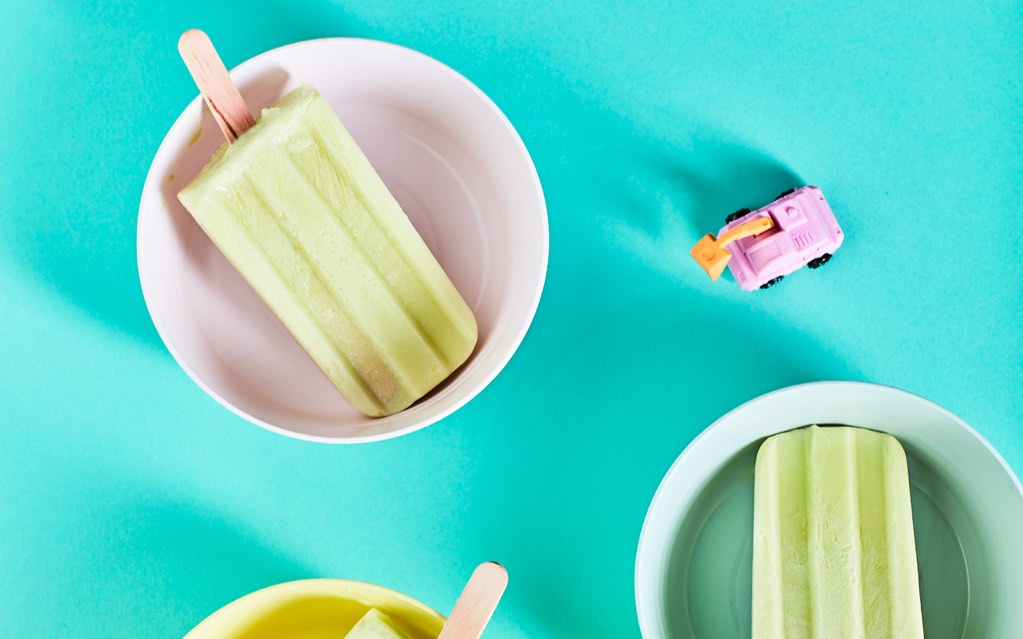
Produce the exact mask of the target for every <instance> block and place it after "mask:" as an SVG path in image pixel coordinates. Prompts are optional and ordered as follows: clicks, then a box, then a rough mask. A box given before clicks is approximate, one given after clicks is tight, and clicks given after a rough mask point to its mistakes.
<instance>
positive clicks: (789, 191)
mask: <svg viewBox="0 0 1023 639" xmlns="http://www.w3.org/2000/svg"><path fill="white" fill-rule="evenodd" d="M795 192H796V190H795V189H789V190H788V191H782V192H781V193H779V194H778V197H776V198H774V199H776V200H780V199H782V198H783V197H785V196H786V195H788V194H790V193H795Z"/></svg>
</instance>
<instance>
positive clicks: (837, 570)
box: [753, 426, 924, 639]
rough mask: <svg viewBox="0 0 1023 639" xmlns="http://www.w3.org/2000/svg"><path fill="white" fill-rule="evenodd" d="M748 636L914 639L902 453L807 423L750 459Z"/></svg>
mask: <svg viewBox="0 0 1023 639" xmlns="http://www.w3.org/2000/svg"><path fill="white" fill-rule="evenodd" d="M753 519H754V522H753V638H754V639H775V638H777V639H782V638H784V639H803V638H813V639H875V638H876V639H890V638H892V637H898V638H899V639H922V638H923V636H924V633H923V621H922V618H921V611H920V587H919V579H918V576H917V566H916V544H915V542H914V540H913V512H912V509H911V507H910V499H909V473H908V472H907V469H906V453H905V451H903V450H902V446H901V445H900V444H899V442H898V441H897V440H896V439H895V438H894V437H892V436H890V435H885V434H882V433H877V432H874V431H871V430H866V429H862V428H850V427H826V428H818V427H817V426H811V427H809V428H802V429H799V430H794V431H790V432H787V433H782V434H780V435H775V436H773V437H770V438H768V439H767V441H765V442H764V444H763V445H762V446H761V447H760V451H759V452H758V453H757V464H756V477H755V488H754V514H753Z"/></svg>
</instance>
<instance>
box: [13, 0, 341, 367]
mask: <svg viewBox="0 0 1023 639" xmlns="http://www.w3.org/2000/svg"><path fill="white" fill-rule="evenodd" d="M132 4H133V3H131V2H127V3H122V4H120V5H111V6H106V5H102V6H100V5H92V4H76V3H62V4H60V5H59V6H50V7H49V8H48V9H47V10H46V11H39V13H38V15H39V17H42V16H43V15H46V16H47V20H46V21H45V22H44V21H42V20H37V19H35V16H32V14H31V13H30V12H28V13H26V14H25V15H24V16H22V17H23V18H25V19H26V20H25V21H23V22H24V23H23V24H21V28H22V30H21V31H19V33H18V35H19V36H20V34H21V33H32V34H33V36H32V37H33V38H34V39H35V40H37V41H40V42H46V43H47V45H46V47H47V56H50V57H52V60H62V61H66V62H67V63H68V64H63V65H53V64H52V63H51V62H50V61H49V59H48V60H47V65H49V66H48V67H47V68H45V69H42V70H33V69H32V67H30V66H27V67H26V69H27V70H26V71H24V72H22V73H21V74H19V73H15V74H14V79H15V80H16V81H20V80H24V81H25V82H26V85H25V86H23V87H19V86H18V85H15V90H12V91H11V92H10V94H9V97H10V98H11V100H10V101H9V102H8V106H9V107H10V108H8V109H6V110H5V111H4V122H2V123H0V140H2V139H3V138H4V137H5V136H7V135H9V136H10V138H9V139H11V140H14V139H17V141H18V142H17V145H18V146H17V147H16V148H15V147H14V146H13V145H11V147H10V151H12V152H13V151H15V150H17V153H18V156H19V160H20V161H21V163H22V164H23V165H24V167H25V169H26V171H25V177H26V178H31V179H30V180H29V181H28V182H27V183H15V182H14V181H13V180H12V183H11V188H10V192H9V193H7V194H6V195H7V196H8V200H7V201H6V206H7V207H8V211H9V212H10V214H9V215H6V216H0V231H2V232H0V251H2V252H6V253H8V254H9V255H10V256H11V257H12V258H13V259H14V261H15V262H17V263H19V264H20V265H23V266H24V267H25V268H26V269H27V271H28V272H29V273H31V274H32V275H33V276H34V278H35V283H37V284H38V285H39V286H40V287H41V288H42V289H43V290H44V291H52V292H55V293H56V294H57V295H58V296H59V297H61V298H63V299H64V300H65V301H67V302H69V303H70V304H71V305H73V306H74V307H77V308H78V309H80V310H81V311H82V312H83V313H85V314H86V315H87V316H88V317H90V318H92V319H93V320H95V321H97V322H99V323H101V324H104V325H106V326H108V327H110V328H111V329H113V330H115V331H117V332H119V333H122V334H125V335H127V336H129V337H131V338H133V339H135V340H137V341H139V342H141V343H144V344H146V345H147V346H151V347H154V348H160V349H162V344H161V342H160V338H159V336H158V335H157V333H156V330H155V328H154V327H153V325H152V322H151V321H150V319H149V315H148V313H147V311H146V307H145V303H144V301H143V298H142V293H141V289H140V285H139V280H138V271H137V265H136V253H135V234H136V221H137V211H138V203H139V195H140V193H141V191H142V185H143V182H144V179H145V176H146V172H147V170H148V167H149V164H150V162H151V160H152V157H153V155H154V154H155V153H156V149H157V148H158V146H159V144H160V141H161V140H162V138H163V136H164V134H165V133H166V131H167V130H168V129H169V128H170V125H171V123H172V122H173V121H174V119H175V118H176V117H177V115H178V114H179V113H180V110H181V109H182V108H184V106H185V105H186V104H187V103H188V101H189V100H191V99H192V97H193V96H194V95H195V94H196V93H197V90H196V89H195V87H194V84H193V83H192V80H191V78H190V77H189V76H188V72H187V71H186V69H185V67H184V65H183V64H181V63H180V60H179V59H178V52H177V44H176V43H177V39H178V36H179V35H180V34H181V33H182V32H183V31H184V30H185V29H187V28H191V27H196V26H199V27H206V28H208V29H209V30H210V32H211V35H212V36H213V39H214V41H215V42H216V43H217V46H218V48H219V49H220V51H221V54H222V55H223V57H224V59H225V61H226V62H227V64H228V66H229V67H230V66H234V65H236V64H238V63H240V62H242V61H243V60H244V59H246V58H248V57H251V56H254V55H256V54H258V53H262V52H263V51H264V50H266V49H268V48H273V47H276V46H280V45H283V44H287V43H290V42H294V41H297V40H302V39H307V38H312V37H318V36H322V35H340V34H345V33H348V32H349V31H350V30H349V29H345V28H343V27H344V24H345V22H346V18H343V17H342V18H341V19H337V16H338V12H337V11H336V10H334V11H332V12H331V14H332V16H335V18H334V19H332V20H331V21H329V23H325V22H319V23H316V22H314V20H315V18H314V16H313V13H312V12H310V13H309V14H308V15H306V16H303V19H302V20H301V21H300V20H298V18H297V17H295V15H294V12H292V11H291V10H288V9H287V8H285V7H283V6H277V5H273V4H270V5H267V6H264V7H262V8H261V9H259V10H249V11H238V8H237V7H235V6H234V5H232V4H230V3H225V4H216V3H214V4H208V5H206V6H204V7H203V11H202V16H201V18H197V16H196V12H194V11H193V12H184V13H181V12H171V11H169V10H167V9H166V8H158V7H154V8H152V9H147V12H151V13H149V15H150V18H153V22H154V23H155V22H159V23H160V24H161V25H162V26H161V27H160V28H159V29H154V30H155V31H156V33H157V35H155V36H154V34H153V33H152V32H150V31H146V30H145V29H142V30H140V29H139V27H138V24H137V19H136V11H142V9H141V8H139V7H133V6H132ZM335 9H336V8H335ZM322 10H329V7H324V9H321V11H322ZM342 15H343V14H342ZM29 16H32V18H33V20H27V19H28V18H29ZM307 20H308V22H307ZM37 23H38V24H37ZM326 24H331V25H332V26H333V27H334V30H333V31H330V30H329V29H330V27H328V26H326ZM86 25H87V26H86ZM37 27H38V28H37ZM19 39H22V40H27V38H19ZM19 39H15V40H14V41H13V42H14V43H15V44H13V45H12V46H15V47H17V46H18V42H19ZM83 51H88V52H89V56H88V60H87V64H88V65H91V66H88V67H87V68H84V69H83V68H78V67H79V65H78V63H77V61H78V60H80V59H83V56H82V52H83ZM26 59H27V60H29V62H27V63H26V64H33V63H32V62H31V59H32V58H31V57H26ZM155 68H160V69H173V70H174V72H173V74H167V73H163V72H161V73H160V74H159V75H154V69H155ZM75 73H80V74H82V77H81V79H79V78H78V77H72V74H75ZM29 78H31V84H29V83H28V79H29ZM19 88H21V89H23V90H20V91H19V90H17V89H19ZM40 94H45V95H59V96H61V99H59V100H40V99H38V95H40ZM69 108H73V117H69ZM47 123H61V125H60V126H52V125H50V124H47ZM3 142H5V143H6V140H3ZM5 149H7V145H6V144H0V150H5ZM37 165H39V166H45V167H46V171H44V172H37V173H34V174H31V175H29V174H30V172H31V171H32V170H33V167H35V166H37ZM57 167H60V170H59V171H55V170H54V169H55V168H57ZM2 186H3V185H2V184H0V187H2ZM27 220H31V223H30V224H29V223H27V222H26V221H27Z"/></svg>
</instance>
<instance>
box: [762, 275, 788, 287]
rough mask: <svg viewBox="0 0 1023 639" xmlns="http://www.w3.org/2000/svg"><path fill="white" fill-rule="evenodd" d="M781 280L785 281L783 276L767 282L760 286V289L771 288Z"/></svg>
mask: <svg viewBox="0 0 1023 639" xmlns="http://www.w3.org/2000/svg"><path fill="white" fill-rule="evenodd" d="M783 279H785V276H784V275H782V276H781V277H776V278H774V279H773V280H767V281H766V282H764V283H763V284H761V285H760V288H771V287H772V286H774V285H775V284H777V283H778V282H780V281H782V280H783Z"/></svg>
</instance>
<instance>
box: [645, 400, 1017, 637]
mask: <svg viewBox="0 0 1023 639" xmlns="http://www.w3.org/2000/svg"><path fill="white" fill-rule="evenodd" d="M823 387H830V388H838V389H859V390H860V391H864V392H867V393H888V394H891V395H893V396H901V397H902V398H903V399H904V400H908V401H912V402H917V403H923V404H925V405H927V407H928V408H929V409H931V410H935V411H937V412H938V413H941V414H943V415H944V416H945V417H948V418H949V419H951V420H952V421H953V422H955V423H956V424H957V425H958V426H959V427H960V428H962V430H963V431H965V432H966V433H967V434H969V435H971V436H972V437H973V438H974V439H975V440H976V441H977V442H979V443H980V444H981V445H982V446H983V447H984V448H985V449H986V451H987V452H988V453H989V454H990V455H991V457H992V458H993V459H994V460H995V461H996V462H998V464H999V465H1000V467H1001V469H1002V471H1004V473H1005V474H1006V475H1008V477H1009V479H1010V480H1011V482H1012V483H1013V485H1014V486H1015V487H1016V492H1017V493H1018V494H1019V497H1020V498H1021V499H1023V484H1021V483H1020V480H1019V477H1017V476H1016V473H1015V472H1013V470H1012V467H1010V466H1009V464H1008V463H1007V462H1006V461H1005V458H1004V457H1002V455H1001V454H1000V453H999V452H998V450H997V449H995V447H994V446H992V445H991V443H990V442H988V441H987V439H985V438H984V436H983V435H981V434H980V432H978V431H977V430H976V429H975V428H973V427H972V426H970V425H969V424H967V423H966V422H965V421H963V419H962V418H960V417H959V416H958V415H956V414H955V413H953V412H952V411H950V410H948V409H947V408H944V407H942V406H941V405H939V404H936V403H935V402H932V401H931V400H929V399H927V398H926V397H923V396H921V395H917V394H916V393H911V392H909V391H906V390H903V389H901V388H897V387H895V386H889V385H886V384H877V383H873V382H858V381H840V380H832V381H817V382H807V383H804V384H794V385H792V386H786V387H784V388H779V389H777V390H773V391H770V392H767V393H764V394H763V395H759V396H757V397H754V398H753V399H750V400H748V401H745V402H743V403H742V404H740V405H738V406H736V407H735V408H732V409H731V410H729V411H728V412H726V413H725V414H724V415H722V416H721V417H719V418H717V419H716V420H714V421H713V422H712V423H711V424H710V425H709V426H707V427H706V428H704V429H703V430H702V431H701V432H700V433H699V434H698V435H697V436H696V437H694V438H693V440H692V441H691V442H689V444H688V445H687V446H686V447H685V448H684V449H683V450H682V452H681V453H679V455H678V457H677V458H675V461H674V462H672V464H671V466H670V467H669V468H668V470H667V472H666V473H665V474H664V476H663V477H662V478H661V481H660V483H659V484H658V485H657V490H656V491H654V496H653V498H652V499H651V500H650V505H649V506H648V507H647V511H646V514H645V515H644V517H643V526H642V528H641V529H640V533H639V541H638V543H637V546H636V561H635V563H634V565H633V598H634V599H635V605H636V618H637V621H638V623H639V630H640V635H641V636H642V637H644V639H651V638H653V637H657V636H658V635H656V634H655V633H654V630H655V628H654V627H652V624H653V623H654V622H653V621H652V620H651V615H652V614H653V611H652V610H650V609H649V608H650V606H649V605H648V603H647V602H646V601H645V600H644V599H643V598H642V597H640V592H641V589H645V586H642V585H641V578H640V577H641V573H640V570H641V567H642V564H643V563H644V562H645V561H646V558H647V554H649V553H655V552H656V549H652V548H650V547H649V544H650V541H649V539H650V537H651V536H652V535H653V532H652V528H653V524H652V522H651V519H652V518H653V516H654V515H655V511H657V510H660V509H661V507H662V506H661V502H662V501H663V500H664V499H665V494H666V493H667V492H668V490H669V485H672V484H673V483H674V481H673V479H674V477H675V475H677V474H678V473H680V472H681V468H682V466H683V464H685V463H686V461H687V460H688V459H689V458H690V457H692V456H693V454H694V449H696V448H697V447H698V445H699V444H700V442H701V441H703V440H704V439H706V438H707V436H708V434H709V433H710V432H711V431H712V430H714V429H715V428H716V427H718V426H719V425H720V424H722V423H725V422H727V421H729V420H730V419H731V417H732V415H733V414H735V413H739V412H742V411H746V410H749V409H751V408H753V406H755V405H756V404H758V403H761V402H763V401H766V400H768V399H770V398H774V397H777V396H778V395H786V394H799V393H806V392H812V391H814V390H818V389H821V388H823ZM644 575H645V573H644Z"/></svg>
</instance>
